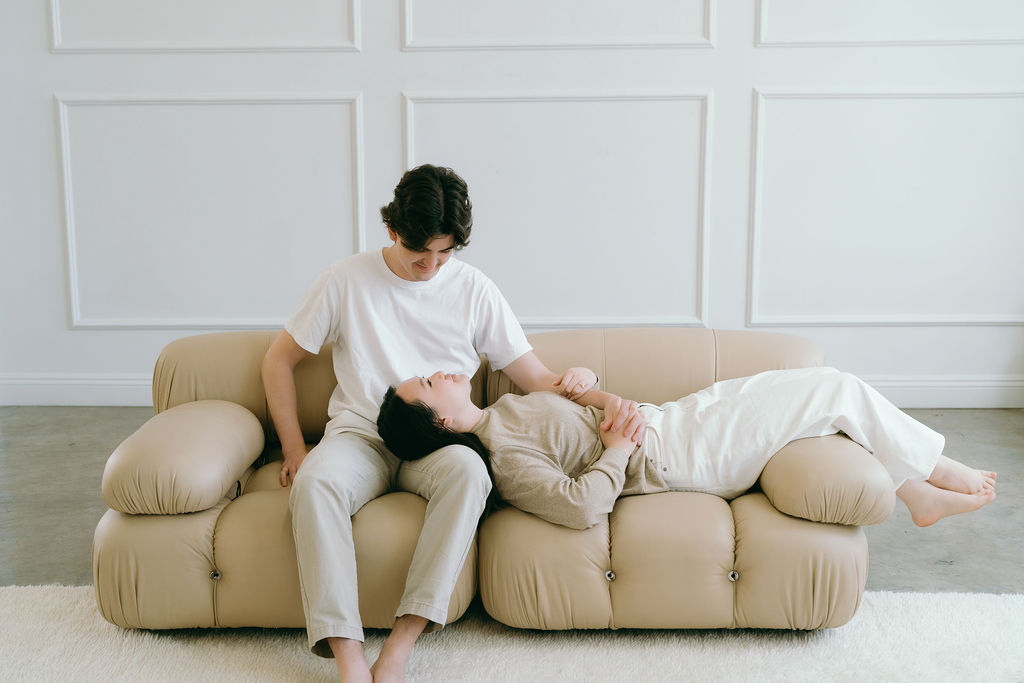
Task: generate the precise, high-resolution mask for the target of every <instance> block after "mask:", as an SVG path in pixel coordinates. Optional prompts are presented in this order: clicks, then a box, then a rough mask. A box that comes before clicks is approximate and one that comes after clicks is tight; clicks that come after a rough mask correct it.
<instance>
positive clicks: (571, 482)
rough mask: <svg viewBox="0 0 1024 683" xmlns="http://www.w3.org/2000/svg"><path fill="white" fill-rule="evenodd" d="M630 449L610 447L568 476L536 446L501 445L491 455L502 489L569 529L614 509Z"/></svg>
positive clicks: (586, 524)
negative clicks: (578, 471) (525, 447)
mask: <svg viewBox="0 0 1024 683" xmlns="http://www.w3.org/2000/svg"><path fill="white" fill-rule="evenodd" d="M628 461H629V453H628V452H626V451H625V450H624V449H621V448H608V449H606V450H605V451H604V453H602V454H601V457H600V458H598V459H597V460H596V461H595V462H594V464H593V465H591V466H590V467H588V468H587V469H586V470H585V471H584V472H582V473H580V475H579V476H577V477H570V476H568V475H567V474H566V473H565V472H563V471H562V469H561V468H560V467H558V465H557V464H556V463H554V462H552V461H551V459H550V458H549V457H548V456H547V455H545V454H543V453H539V452H537V451H531V450H527V449H523V448H511V447H506V448H501V449H499V450H498V451H497V452H495V453H494V454H493V456H492V458H491V468H492V470H493V472H494V480H495V484H496V485H497V487H498V492H499V493H500V494H501V497H502V498H504V499H505V500H506V501H508V502H509V503H511V504H512V505H515V506H516V507H517V508H519V509H520V510H523V511H524V512H529V513H531V514H534V515H536V516H538V517H540V518H541V519H544V520H546V521H548V522H551V523H553V524H561V525H562V526H567V527H569V528H571V529H588V528H590V527H592V526H594V525H595V524H597V523H598V522H600V521H601V518H602V517H603V516H604V515H606V514H608V513H609V512H611V510H612V507H613V506H614V505H615V501H616V499H617V498H618V497H619V494H620V493H622V487H623V485H624V484H625V481H626V474H625V470H626V464H627V462H628Z"/></svg>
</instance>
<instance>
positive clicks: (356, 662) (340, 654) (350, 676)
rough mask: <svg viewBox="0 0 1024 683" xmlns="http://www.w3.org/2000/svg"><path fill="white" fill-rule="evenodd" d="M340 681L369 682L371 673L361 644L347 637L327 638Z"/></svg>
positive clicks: (346, 682)
mask: <svg viewBox="0 0 1024 683" xmlns="http://www.w3.org/2000/svg"><path fill="white" fill-rule="evenodd" d="M327 644H328V645H330V647H331V652H333V653H334V663H335V664H336V665H337V666H338V680H339V681H341V683H371V682H372V681H373V675H372V674H371V673H370V667H369V666H368V665H367V663H366V657H365V656H364V655H363V644H362V643H361V642H359V641H358V640H351V639H349V638H328V639H327Z"/></svg>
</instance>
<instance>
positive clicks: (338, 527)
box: [289, 433, 491, 657]
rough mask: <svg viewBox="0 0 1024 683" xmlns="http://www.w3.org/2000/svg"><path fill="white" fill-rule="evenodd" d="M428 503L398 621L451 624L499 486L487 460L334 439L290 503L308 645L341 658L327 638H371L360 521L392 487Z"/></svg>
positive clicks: (465, 452) (304, 473) (465, 451)
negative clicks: (409, 456)
mask: <svg viewBox="0 0 1024 683" xmlns="http://www.w3.org/2000/svg"><path fill="white" fill-rule="evenodd" d="M396 488H397V489H400V490H402V491H409V492H411V493H415V494H417V495H419V496H421V497H422V498H425V499H426V500H427V510H426V517H425V518H424V521H423V530H422V532H421V533H420V538H419V541H418V542H417V545H416V550H415V552H414V554H413V558H412V565H411V566H410V568H409V574H408V577H407V578H406V584H405V592H404V594H403V596H402V600H401V602H400V604H399V606H398V610H397V612H396V614H395V617H396V618H397V617H400V616H403V615H406V614H416V615H419V616H421V617H424V618H426V619H428V620H430V621H431V622H432V623H431V625H430V626H428V628H427V630H428V631H430V630H436V629H438V628H440V627H441V626H443V625H444V623H445V621H446V618H447V615H448V603H449V601H450V600H451V594H452V590H453V589H454V587H455V582H456V580H457V579H458V576H459V573H460V572H461V570H462V565H463V563H464V562H465V560H466V555H467V553H468V552H469V548H470V545H471V544H472V542H473V536H474V534H475V533H476V528H477V523H478V522H479V520H480V515H481V514H482V513H483V510H484V503H485V501H486V499H487V495H488V493H489V492H490V488H491V482H490V479H489V478H488V476H487V470H486V468H485V467H484V463H483V461H482V460H481V459H480V456H479V455H477V454H476V453H475V452H473V451H472V450H471V449H469V448H466V447H463V446H448V447H446V448H442V449H441V450H439V451H436V452H434V453H432V454H431V455H429V456H427V457H425V458H422V459H421V460H417V461H416V462H401V461H399V460H398V459H397V458H396V457H395V456H394V455H392V454H391V453H390V452H388V450H387V449H386V448H385V447H384V445H383V443H382V442H380V441H371V440H370V439H367V438H364V437H362V436H360V435H357V434H352V433H337V434H329V435H326V436H325V437H324V438H323V440H322V441H321V442H320V443H319V444H318V445H317V446H316V448H314V449H313V450H312V451H310V452H309V455H307V456H306V459H305V460H304V461H303V463H302V465H301V467H299V472H298V475H297V476H296V477H295V480H294V482H293V483H292V491H291V494H290V496H289V505H290V507H291V512H292V533H293V535H294V537H295V554H296V559H297V561H298V567H299V582H300V589H301V593H302V607H303V610H304V611H305V614H306V633H307V637H308V640H309V647H310V649H311V650H312V651H313V652H314V653H315V654H318V655H320V656H322V657H331V656H333V655H332V653H331V650H330V648H329V646H328V644H327V642H326V640H325V639H326V638H330V637H341V638H351V639H354V640H360V641H361V640H363V628H362V621H361V619H360V616H359V604H358V593H357V584H356V560H355V547H354V545H353V541H352V515H354V514H355V513H356V512H358V511H359V509H360V508H361V507H362V506H363V505H365V504H366V503H368V502H369V501H371V500H373V499H374V498H377V497H378V496H381V495H383V494H385V493H387V492H388V491H391V490H394V489H396Z"/></svg>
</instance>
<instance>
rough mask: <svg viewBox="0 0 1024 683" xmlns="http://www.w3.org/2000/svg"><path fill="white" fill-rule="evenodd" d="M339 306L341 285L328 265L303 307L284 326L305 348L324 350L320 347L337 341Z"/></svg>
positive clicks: (311, 286)
mask: <svg viewBox="0 0 1024 683" xmlns="http://www.w3.org/2000/svg"><path fill="white" fill-rule="evenodd" d="M337 306H338V293H337V285H336V284H335V282H334V278H333V277H332V274H331V270H330V269H329V268H328V269H327V270H325V271H324V272H322V273H321V274H320V275H319V276H317V278H316V280H314V281H313V284H312V285H310V287H309V290H308V291H307V292H306V295H305V297H303V299H302V303H301V304H300V305H299V309H298V310H297V311H296V312H295V313H294V314H293V315H292V317H291V318H289V319H288V322H286V323H285V325H284V329H285V331H286V332H288V334H290V335H291V336H292V338H294V339H295V343H296V344H298V345H299V346H301V347H302V348H303V349H305V350H306V351H308V352H310V353H320V347H322V346H323V345H324V344H326V343H327V342H328V341H333V338H334V332H335V330H334V313H335V311H337V310H338V309H337Z"/></svg>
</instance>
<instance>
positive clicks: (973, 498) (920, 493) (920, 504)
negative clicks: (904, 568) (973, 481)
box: [896, 481, 996, 526]
mask: <svg viewBox="0 0 1024 683" xmlns="http://www.w3.org/2000/svg"><path fill="white" fill-rule="evenodd" d="M896 495H897V496H898V497H899V499H900V500H902V501H903V502H904V503H905V504H906V506H907V509H908V510H910V517H911V519H913V520H914V524H916V525H917V526H931V525H932V524H935V523H936V522H937V521H939V520H940V519H943V518H944V517H950V516H952V515H958V514H960V513H963V512H971V511H973V510H977V509H978V508H980V507H982V506H984V505H988V504H989V503H991V502H992V501H993V500H995V499H996V491H995V489H994V488H992V487H990V486H985V487H983V488H982V490H981V491H980V492H979V493H960V492H958V491H950V490H948V489H943V488H939V487H937V486H934V485H932V484H931V483H929V482H927V481H906V482H904V483H903V485H902V486H900V487H899V488H898V489H897V490H896Z"/></svg>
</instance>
